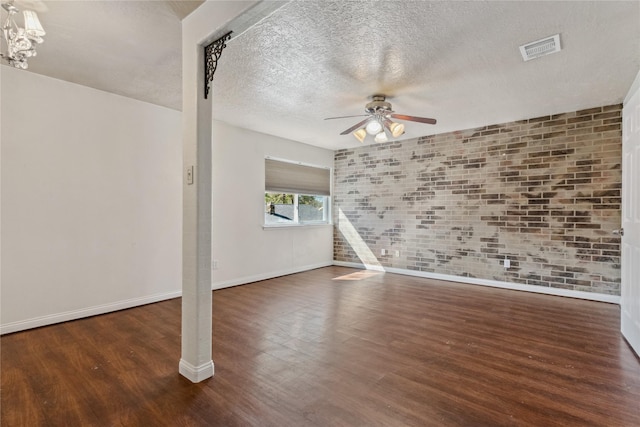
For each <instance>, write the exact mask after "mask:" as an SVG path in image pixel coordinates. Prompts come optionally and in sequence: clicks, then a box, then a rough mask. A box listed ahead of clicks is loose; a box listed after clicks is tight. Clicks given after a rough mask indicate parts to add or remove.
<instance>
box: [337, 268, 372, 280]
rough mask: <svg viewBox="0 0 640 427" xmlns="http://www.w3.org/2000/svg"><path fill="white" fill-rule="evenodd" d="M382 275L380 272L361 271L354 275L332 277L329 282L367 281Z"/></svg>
mask: <svg viewBox="0 0 640 427" xmlns="http://www.w3.org/2000/svg"><path fill="white" fill-rule="evenodd" d="M382 273H383V272H381V271H367V270H363V271H357V272H355V273H350V274H345V275H344V276H338V277H334V278H333V279H331V280H364V279H368V278H369V277H373V276H377V275H379V274H382Z"/></svg>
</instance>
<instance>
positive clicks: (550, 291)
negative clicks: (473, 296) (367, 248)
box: [333, 261, 620, 304]
mask: <svg viewBox="0 0 640 427" xmlns="http://www.w3.org/2000/svg"><path fill="white" fill-rule="evenodd" d="M333 265H337V266H340V267H352V268H359V269H364V270H375V271H384V272H387V273H395V274H403V275H405V276H415V277H423V278H426V279H436V280H444V281H447V282H459V283H466V284H470V285H481V286H490V287H493V288H503V289H512V290H516V291H526V292H534V293H538V294H547V295H556V296H562V297H569V298H578V299H586V300H591V301H600V302H608V303H612V304H620V297H619V296H617V295H606V294H598V293H593V292H583V291H572V290H570V289H558V288H543V287H542V286H535V285H523V284H520V283H511V282H499V281H497V280H486V279H477V278H474V277H462V276H452V275H449V274H439V273H429V272H426V271H415V270H407V269H403V268H393V267H383V266H380V265H365V264H360V263H355V262H343V261H334V262H333Z"/></svg>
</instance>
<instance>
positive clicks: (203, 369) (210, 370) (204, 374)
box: [178, 359, 215, 383]
mask: <svg viewBox="0 0 640 427" xmlns="http://www.w3.org/2000/svg"><path fill="white" fill-rule="evenodd" d="M178 371H179V372H180V374H181V375H182V376H183V377H185V378H186V379H188V380H189V381H191V382H192V383H199V382H200V381H204V380H206V379H207V378H211V377H213V374H214V373H215V368H214V366H213V360H210V361H208V362H206V363H203V364H202V365H200V366H194V365H192V364H191V363H189V362H187V361H186V360H184V359H180V364H179V365H178Z"/></svg>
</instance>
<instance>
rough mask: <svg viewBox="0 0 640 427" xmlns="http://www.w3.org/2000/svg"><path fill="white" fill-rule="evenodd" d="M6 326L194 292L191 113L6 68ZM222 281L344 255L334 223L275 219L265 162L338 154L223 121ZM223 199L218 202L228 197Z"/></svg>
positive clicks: (0, 327) (218, 184)
mask: <svg viewBox="0 0 640 427" xmlns="http://www.w3.org/2000/svg"><path fill="white" fill-rule="evenodd" d="M1 77H2V78H1V84H0V92H1V93H2V101H1V104H0V111H1V113H2V115H1V125H2V126H1V131H0V136H1V143H2V145H1V151H0V159H1V161H0V184H1V197H2V200H1V201H2V203H1V205H0V206H1V215H0V230H2V239H1V245H0V253H1V254H2V259H1V266H0V267H1V268H0V270H1V273H0V280H1V282H0V332H1V333H9V332H14V331H18V330H23V329H28V328H32V327H37V326H42V325H47V324H52V323H56V322H61V321H66V320H71V319H76V318H81V317H86V316H90V315H94V314H100V313H105V312H109V311H113V310H118V309H122V308H127V307H133V306H136V305H141V304H145V303H148V302H153V301H158V300H162V299H167V298H173V297H177V296H179V295H180V293H181V280H182V277H181V268H182V258H181V245H182V141H181V114H180V112H177V111H173V110H170V109H167V108H163V107H158V106H155V105H151V104H147V103H143V102H140V101H136V100H132V99H128V98H124V97H121V96H118V95H113V94H109V93H106V92H102V91H98V90H95V89H91V88H87V87H84V86H79V85H75V84H71V83H68V82H64V81H61V80H56V79H52V78H48V77H44V76H41V75H38V74H34V73H29V72H25V71H18V70H14V69H12V68H9V67H5V66H3V67H2V76H1ZM213 141H214V142H213V244H212V246H213V248H212V249H213V254H214V255H213V258H214V259H217V260H218V265H219V269H217V270H215V271H213V284H212V287H213V288H214V289H216V288H221V287H225V286H232V285H236V284H242V283H247V282H251V281H255V280H260V279H265V278H270V277H275V276H279V275H283V274H289V273H293V272H296V271H303V270H306V269H309V268H315V267H320V266H324V265H331V264H332V260H333V243H332V242H333V240H332V239H333V237H332V228H331V226H320V227H308V228H307V227H304V228H286V229H269V230H264V229H263V228H262V224H263V220H264V215H263V203H264V158H265V156H273V157H278V158H283V159H290V160H297V161H301V162H304V163H309V164H315V165H319V166H330V167H332V166H333V152H332V151H330V150H323V149H320V148H317V147H312V146H309V145H304V144H300V143H297V142H294V141H288V140H284V139H281V138H277V137H274V136H269V135H264V134H259V133H255V132H252V131H248V130H245V129H239V128H235V127H232V126H229V125H226V124H223V123H220V122H214V124H213ZM221 206H222V207H224V209H219V207H221Z"/></svg>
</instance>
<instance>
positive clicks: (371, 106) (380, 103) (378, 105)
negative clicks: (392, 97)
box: [364, 95, 391, 114]
mask: <svg viewBox="0 0 640 427" xmlns="http://www.w3.org/2000/svg"><path fill="white" fill-rule="evenodd" d="M371 98H372V99H373V101H371V102H369V103H368V104H367V105H365V107H364V111H365V112H367V113H369V114H376V113H386V112H391V104H390V103H388V102H386V101H385V98H386V97H385V96H384V95H373V96H372V97H371Z"/></svg>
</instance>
